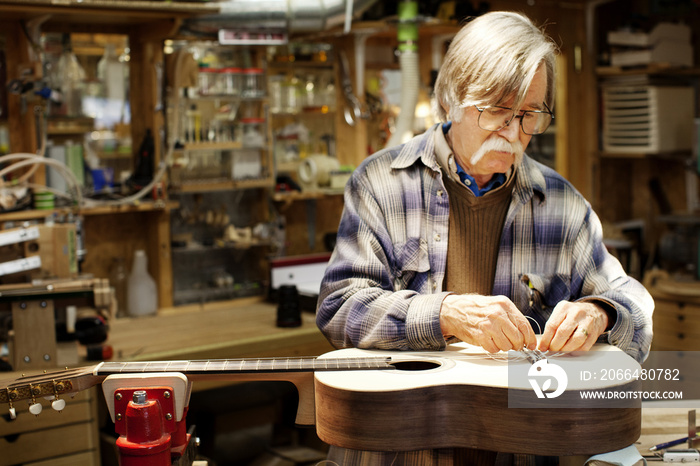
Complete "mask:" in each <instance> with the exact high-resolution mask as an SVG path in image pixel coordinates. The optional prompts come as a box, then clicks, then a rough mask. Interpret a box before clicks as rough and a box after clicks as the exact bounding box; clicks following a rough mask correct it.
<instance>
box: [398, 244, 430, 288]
mask: <svg viewBox="0 0 700 466" xmlns="http://www.w3.org/2000/svg"><path fill="white" fill-rule="evenodd" d="M394 251H395V258H396V260H395V265H394V289H395V290H406V289H412V290H416V291H418V288H419V286H418V285H417V283H415V282H414V281H415V280H416V278H419V277H422V278H423V279H425V278H426V275H425V274H426V273H427V272H428V271H429V270H430V260H429V259H428V243H427V241H425V240H423V239H421V238H409V239H408V241H406V242H405V243H403V244H398V245H396V246H395V247H394Z"/></svg>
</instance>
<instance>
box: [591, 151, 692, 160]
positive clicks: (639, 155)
mask: <svg viewBox="0 0 700 466" xmlns="http://www.w3.org/2000/svg"><path fill="white" fill-rule="evenodd" d="M692 155H693V154H692V152H691V151H689V150H688V151H674V152H656V153H643V152H601V153H600V157H601V158H603V159H646V158H660V159H668V160H678V161H682V160H688V159H690V157H692Z"/></svg>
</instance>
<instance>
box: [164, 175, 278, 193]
mask: <svg viewBox="0 0 700 466" xmlns="http://www.w3.org/2000/svg"><path fill="white" fill-rule="evenodd" d="M274 185H275V182H274V180H273V179H272V178H261V179H254V180H214V181H211V182H205V181H203V182H201V183H194V182H192V183H184V184H182V185H179V186H170V190H171V191H172V192H174V193H202V192H210V191H232V190H236V189H253V188H272V187H273V186H274Z"/></svg>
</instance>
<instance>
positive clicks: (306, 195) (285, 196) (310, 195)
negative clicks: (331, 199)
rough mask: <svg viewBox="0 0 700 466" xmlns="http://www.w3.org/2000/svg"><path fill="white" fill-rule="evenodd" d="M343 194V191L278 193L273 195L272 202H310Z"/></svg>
mask: <svg viewBox="0 0 700 466" xmlns="http://www.w3.org/2000/svg"><path fill="white" fill-rule="evenodd" d="M343 192H344V190H343V189H327V190H318V191H288V192H277V193H274V194H273V195H272V200H273V201H275V202H294V201H308V200H312V199H322V198H324V197H327V196H342V195H343Z"/></svg>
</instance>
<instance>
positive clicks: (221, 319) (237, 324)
mask: <svg viewBox="0 0 700 466" xmlns="http://www.w3.org/2000/svg"><path fill="white" fill-rule="evenodd" d="M301 317H302V325H301V326H300V327H288V328H282V327H277V326H276V321H277V305H276V304H274V303H270V302H267V301H265V300H263V299H262V298H259V297H254V298H243V299H238V300H235V301H227V302H214V303H206V304H204V305H193V306H182V307H177V308H171V309H161V310H160V311H159V313H158V315H157V316H153V317H138V318H120V319H116V320H114V321H113V322H112V323H111V324H110V331H109V338H108V340H107V343H108V344H110V345H112V348H113V349H114V358H113V359H114V360H115V361H159V360H193V359H230V358H265V357H285V358H287V357H295V356H319V355H321V354H323V353H327V352H329V351H333V349H334V348H333V347H332V346H331V344H330V343H328V340H326V337H325V336H323V334H322V333H321V331H320V330H319V329H318V327H317V326H316V316H315V315H314V314H312V313H308V312H303V313H302V316H301ZM222 384H225V382H224V383H222V382H206V383H197V384H195V386H194V387H193V390H202V389H206V388H211V387H212V386H216V385H222Z"/></svg>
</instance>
